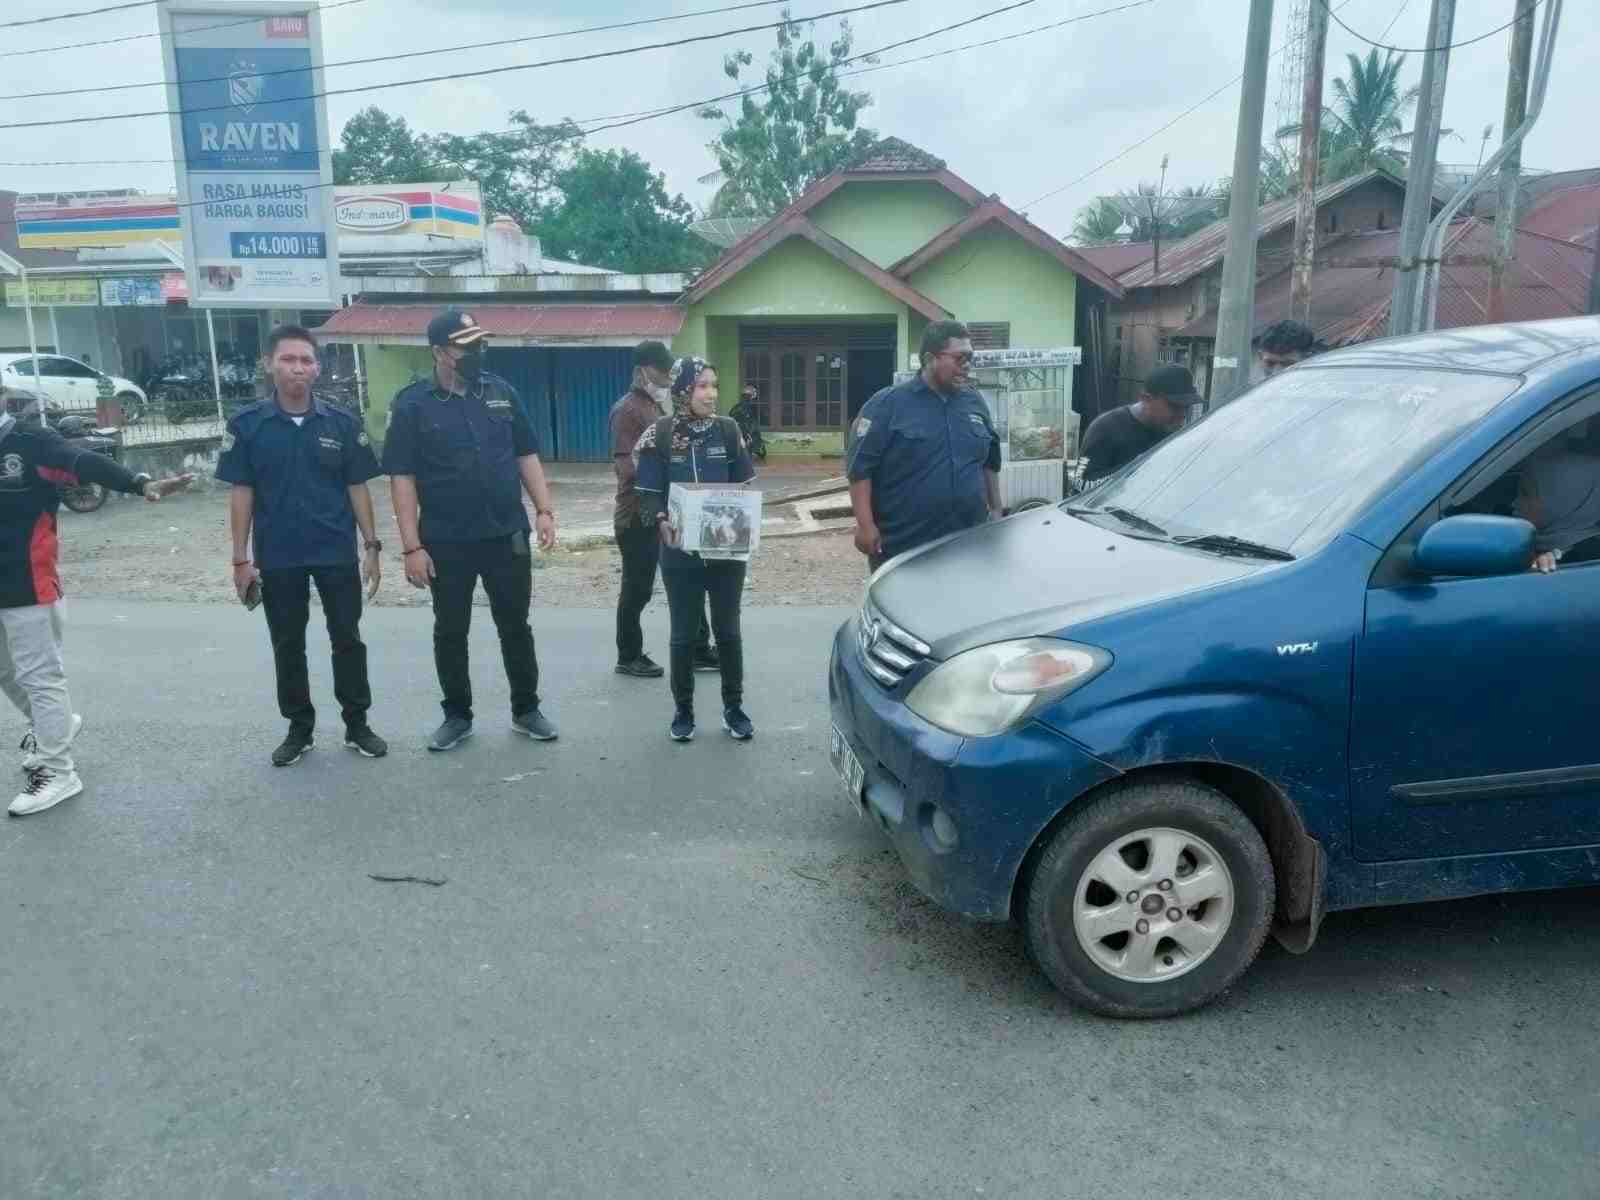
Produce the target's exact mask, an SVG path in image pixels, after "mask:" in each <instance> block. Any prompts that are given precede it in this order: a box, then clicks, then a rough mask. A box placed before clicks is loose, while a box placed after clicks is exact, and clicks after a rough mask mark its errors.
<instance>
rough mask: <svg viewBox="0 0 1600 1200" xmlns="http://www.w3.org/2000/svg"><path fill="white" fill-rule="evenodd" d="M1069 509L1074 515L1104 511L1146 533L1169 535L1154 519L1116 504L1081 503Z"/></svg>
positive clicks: (1089, 514)
mask: <svg viewBox="0 0 1600 1200" xmlns="http://www.w3.org/2000/svg"><path fill="white" fill-rule="evenodd" d="M1067 511H1068V512H1069V513H1071V514H1072V515H1073V516H1093V515H1095V514H1096V513H1104V514H1105V515H1106V516H1108V517H1111V518H1113V519H1114V520H1117V521H1121V522H1122V523H1123V524H1124V525H1126V526H1128V527H1129V528H1130V529H1139V530H1142V531H1144V532H1145V533H1153V534H1155V535H1156V536H1157V537H1166V536H1167V531H1166V530H1165V529H1163V528H1161V526H1159V525H1157V524H1156V523H1155V522H1154V521H1151V520H1147V519H1146V518H1144V517H1141V516H1140V515H1139V514H1138V513H1136V512H1130V511H1128V510H1127V509H1126V508H1118V507H1117V506H1116V505H1115V504H1108V505H1106V506H1105V507H1104V508H1087V507H1085V506H1084V505H1081V504H1080V505H1076V506H1074V507H1072V508H1069V509H1067Z"/></svg>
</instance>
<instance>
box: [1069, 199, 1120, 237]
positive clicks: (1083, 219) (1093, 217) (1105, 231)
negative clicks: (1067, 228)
mask: <svg viewBox="0 0 1600 1200" xmlns="http://www.w3.org/2000/svg"><path fill="white" fill-rule="evenodd" d="M1126 220H1127V217H1125V216H1124V215H1123V213H1122V210H1121V209H1119V208H1118V207H1117V206H1116V205H1115V204H1113V203H1112V202H1111V201H1110V200H1108V199H1106V198H1105V197H1103V196H1102V197H1101V198H1100V199H1098V200H1096V201H1095V202H1094V203H1093V204H1086V205H1085V206H1084V207H1082V208H1080V209H1079V210H1078V215H1077V217H1076V218H1075V219H1074V220H1073V222H1072V240H1073V241H1075V242H1077V243H1078V244H1079V245H1080V246H1097V245H1101V244H1103V243H1106V242H1114V241H1116V240H1117V231H1118V230H1119V229H1121V228H1122V224H1123V222H1124V221H1126Z"/></svg>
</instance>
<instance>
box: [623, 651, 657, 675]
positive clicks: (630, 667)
mask: <svg viewBox="0 0 1600 1200" xmlns="http://www.w3.org/2000/svg"><path fill="white" fill-rule="evenodd" d="M617 674H618V675H631V676H633V678H635V679H660V678H661V677H662V676H663V675H665V674H666V671H665V670H664V669H662V666H661V664H660V663H658V662H656V660H655V659H653V658H651V657H650V656H649V655H648V654H641V655H639V657H638V658H636V659H634V660H633V661H632V662H625V663H623V662H619V663H618V664H617Z"/></svg>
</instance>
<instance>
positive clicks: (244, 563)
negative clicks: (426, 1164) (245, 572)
mask: <svg viewBox="0 0 1600 1200" xmlns="http://www.w3.org/2000/svg"><path fill="white" fill-rule="evenodd" d="M233 565H234V566H236V567H248V566H249V565H250V560H249V559H248V558H240V559H235V560H234V563H233Z"/></svg>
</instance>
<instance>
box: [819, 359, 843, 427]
mask: <svg viewBox="0 0 1600 1200" xmlns="http://www.w3.org/2000/svg"><path fill="white" fill-rule="evenodd" d="M815 424H816V425H817V427H818V428H819V429H831V428H834V427H836V426H839V425H843V424H844V356H843V355H840V354H828V353H822V354H818V355H817V413H816V421H815Z"/></svg>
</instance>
